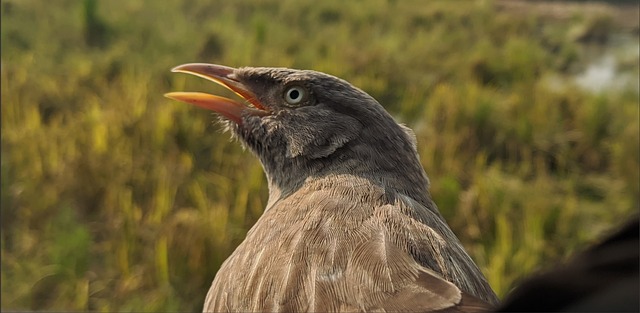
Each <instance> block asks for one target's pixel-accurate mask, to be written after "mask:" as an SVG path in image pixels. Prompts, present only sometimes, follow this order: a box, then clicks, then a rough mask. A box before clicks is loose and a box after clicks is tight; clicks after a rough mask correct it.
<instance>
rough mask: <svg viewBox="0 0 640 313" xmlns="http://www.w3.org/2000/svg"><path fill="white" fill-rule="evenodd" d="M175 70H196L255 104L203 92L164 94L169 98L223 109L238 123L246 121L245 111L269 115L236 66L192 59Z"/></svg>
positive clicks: (207, 107)
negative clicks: (241, 80)
mask: <svg viewBox="0 0 640 313" xmlns="http://www.w3.org/2000/svg"><path fill="white" fill-rule="evenodd" d="M171 71H172V72H180V73H187V74H193V75H196V76H200V77H202V78H205V79H208V80H210V81H213V82H215V83H217V84H220V85H222V86H224V87H226V88H227V89H229V90H231V91H233V92H235V93H236V94H238V95H239V96H240V97H242V98H243V99H245V100H246V101H248V102H249V103H251V104H252V105H253V106H254V107H255V108H251V107H249V106H246V105H245V104H242V103H239V102H237V101H235V100H232V99H228V98H225V97H220V96H214V95H210V94H206V93H201V92H170V93H167V94H165V95H164V96H165V97H167V98H170V99H174V100H178V101H182V102H186V103H189V104H192V105H196V106H199V107H201V108H205V109H207V110H211V111H214V112H217V113H220V114H222V115H223V116H225V117H226V118H228V119H229V120H231V121H233V122H235V123H236V124H238V125H242V114H243V113H245V112H247V113H248V114H251V115H258V116H265V115H269V111H268V110H267V109H266V108H265V107H264V105H262V104H261V103H260V101H258V100H257V98H256V96H255V95H254V94H253V93H252V92H251V91H250V90H248V89H247V88H246V87H245V86H244V85H243V84H242V83H241V82H239V81H238V80H236V79H234V71H235V69H234V68H232V67H227V66H223V65H216V64H205V63H189V64H183V65H179V66H176V67H174V68H173V69H171Z"/></svg>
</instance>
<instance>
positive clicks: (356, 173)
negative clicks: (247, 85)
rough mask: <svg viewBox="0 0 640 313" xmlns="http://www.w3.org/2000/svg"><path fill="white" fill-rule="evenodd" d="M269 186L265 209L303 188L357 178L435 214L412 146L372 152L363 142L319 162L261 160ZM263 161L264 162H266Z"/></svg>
mask: <svg viewBox="0 0 640 313" xmlns="http://www.w3.org/2000/svg"><path fill="white" fill-rule="evenodd" d="M261 161H263V162H262V164H263V167H264V170H265V173H266V174H267V179H268V182H269V202H268V204H267V209H268V208H269V207H270V206H271V205H273V204H274V203H276V202H277V201H279V200H281V199H284V198H286V197H288V196H289V195H291V194H293V193H295V192H296V191H297V190H299V189H300V188H302V187H303V186H304V185H305V184H308V183H313V182H316V181H318V180H326V181H327V182H328V183H327V184H322V186H325V187H324V188H332V187H331V186H332V185H331V180H332V179H334V178H335V177H349V176H352V177H357V178H358V179H365V180H368V181H370V182H371V184H373V185H376V186H379V187H381V188H384V190H386V191H387V192H389V193H400V194H403V195H406V196H409V197H411V198H412V199H413V200H415V201H416V202H418V203H420V204H422V205H424V206H425V207H427V208H430V209H432V210H434V211H437V209H436V208H435V206H434V205H433V201H432V200H431V198H430V195H429V191H428V188H429V180H428V178H427V175H426V173H425V171H424V169H423V168H422V166H421V165H420V162H419V161H418V158H417V155H416V153H415V150H413V148H412V147H411V146H408V145H404V144H399V145H396V146H394V147H386V148H381V149H371V145H366V144H364V143H363V142H362V141H354V142H352V143H349V144H347V145H345V146H344V147H342V148H340V149H338V150H336V152H335V153H333V154H331V155H329V156H327V157H325V158H319V159H311V160H309V159H304V158H293V159H279V161H280V162H273V159H269V160H268V161H267V160H265V159H263V158H261ZM265 161H266V162H265Z"/></svg>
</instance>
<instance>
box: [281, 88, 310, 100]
mask: <svg viewBox="0 0 640 313" xmlns="http://www.w3.org/2000/svg"><path fill="white" fill-rule="evenodd" d="M306 95H307V91H306V90H304V88H302V87H300V86H294V87H290V88H288V89H287V90H286V91H285V92H284V101H286V102H287V103H288V104H292V105H296V104H300V102H302V100H303V99H304V98H305V97H306Z"/></svg>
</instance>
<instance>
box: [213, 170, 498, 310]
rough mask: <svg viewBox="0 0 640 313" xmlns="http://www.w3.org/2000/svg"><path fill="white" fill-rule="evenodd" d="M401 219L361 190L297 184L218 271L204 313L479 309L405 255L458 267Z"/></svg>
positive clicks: (396, 208) (440, 243)
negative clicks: (300, 187)
mask: <svg viewBox="0 0 640 313" xmlns="http://www.w3.org/2000/svg"><path fill="white" fill-rule="evenodd" d="M341 181H343V182H345V180H341ZM406 212H407V208H406V207H403V204H402V203H400V202H395V203H391V204H389V201H388V192H385V190H384V189H382V188H379V187H376V186H372V185H370V184H366V183H361V182H358V181H355V182H354V181H350V183H343V184H342V185H340V186H335V185H332V188H326V186H313V185H312V186H306V187H305V188H303V189H302V190H300V191H298V192H296V193H294V194H292V195H291V196H289V197H287V198H286V199H283V200H281V201H278V202H276V203H275V204H274V205H273V206H272V207H270V208H269V209H268V210H267V211H265V213H264V214H263V216H262V217H261V218H260V219H259V220H258V222H256V224H255V225H254V227H253V228H252V229H251V230H250V231H249V233H248V234H247V238H246V239H245V241H244V242H243V243H242V244H241V245H240V246H239V247H238V248H237V249H236V251H235V252H234V253H233V254H232V256H231V257H229V259H227V261H225V263H224V264H223V265H222V267H221V269H220V270H219V272H218V273H217V275H216V278H215V280H214V282H213V285H212V287H211V289H210V291H209V294H208V296H207V300H206V301H205V311H272V312H276V311H327V312H329V311H334V312H335V311H385V312H402V311H404V312H433V311H443V312H445V311H452V312H455V311H480V310H486V309H488V306H487V305H486V304H485V303H484V302H483V301H481V300H478V299H477V298H476V297H474V296H471V295H469V293H467V292H464V291H462V290H461V289H460V288H459V287H458V286H456V285H455V284H453V283H451V282H449V281H447V280H446V279H445V278H443V275H442V271H441V269H440V267H438V266H436V268H435V269H432V268H429V267H428V266H425V265H423V264H421V263H420V262H419V259H420V258H427V256H425V255H422V256H421V254H420V253H422V252H419V251H411V250H412V249H426V250H425V251H427V252H424V253H427V254H430V255H431V256H432V257H435V258H437V259H438V260H436V261H434V262H435V264H438V263H440V264H441V267H442V268H448V267H456V266H459V265H458V264H457V263H456V261H457V260H454V261H453V262H451V261H450V260H448V258H456V257H457V256H456V254H455V253H449V252H448V249H449V248H447V245H448V243H447V242H446V240H445V239H446V238H442V236H441V235H440V234H438V231H437V229H433V228H431V227H429V226H428V225H425V224H423V223H420V222H419V221H416V220H415V219H414V218H412V217H410V216H408V215H407V214H406ZM456 241H457V239H456ZM428 247H430V248H428ZM430 251H431V252H430ZM463 263H464V262H463ZM461 268H464V267H461ZM437 271H440V273H439V272H437ZM450 272H456V270H455V269H447V271H446V273H450ZM460 275H462V276H464V273H462V274H460ZM460 275H457V274H456V275H450V276H452V277H455V276H460Z"/></svg>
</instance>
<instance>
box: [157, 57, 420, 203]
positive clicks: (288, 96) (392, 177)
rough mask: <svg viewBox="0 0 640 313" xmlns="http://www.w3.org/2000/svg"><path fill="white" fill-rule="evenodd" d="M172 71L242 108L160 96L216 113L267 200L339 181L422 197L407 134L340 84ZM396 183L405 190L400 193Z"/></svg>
mask: <svg viewBox="0 0 640 313" xmlns="http://www.w3.org/2000/svg"><path fill="white" fill-rule="evenodd" d="M172 71H173V72H182V73H188V74H193V75H196V76H200V77H202V78H205V79H208V80H211V81H213V82H216V83H218V84H220V85H222V86H224V87H226V88H228V89H230V90H232V91H233V92H235V93H236V94H237V95H239V96H240V97H241V98H242V99H243V100H244V101H237V100H232V99H229V98H224V97H220V96H214V95H210V94H206V93H196V92H172V93H168V94H166V96H167V97H168V98H172V99H175V100H178V101H182V102H186V103H189V104H193V105H196V106H199V107H202V108H205V109H209V110H212V111H215V112H217V113H219V114H220V115H221V117H222V120H223V122H224V123H225V124H226V125H227V126H228V128H229V129H230V130H231V132H232V133H233V134H234V135H235V136H237V138H239V139H240V141H241V142H243V143H244V145H246V146H247V147H248V148H249V149H250V150H252V151H253V152H254V153H255V154H256V155H257V156H258V158H259V159H260V161H261V162H262V165H263V167H264V169H265V172H266V174H267V177H268V179H269V184H270V190H271V191H272V194H273V193H274V192H275V193H276V194H277V195H278V196H282V195H284V194H287V193H290V192H293V191H295V190H296V189H297V188H299V187H300V185H301V184H303V183H304V182H305V181H306V180H308V179H313V178H317V177H322V176H325V175H339V174H350V175H359V176H366V178H369V179H374V178H375V179H378V180H381V183H390V184H394V181H396V180H398V181H399V182H395V183H396V186H397V187H398V188H400V189H403V188H404V189H412V188H414V189H415V188H418V189H419V191H420V192H421V193H422V194H426V193H427V192H426V188H427V185H428V181H427V178H426V175H425V174H424V170H423V169H422V167H421V166H420V163H419V161H418V156H417V151H416V140H415V136H414V135H413V132H412V131H411V130H410V129H409V128H407V127H405V126H403V125H401V124H398V123H396V122H395V121H394V119H393V118H392V117H391V115H389V113H387V111H385V109H384V108H383V107H382V106H381V105H380V104H379V103H378V102H377V101H376V100H375V99H373V98H372V97H371V96H369V95H368V94H367V93H365V92H364V91H362V90H360V89H358V88H356V87H354V86H352V85H351V84H349V83H348V82H346V81H344V80H342V79H339V78H337V77H334V76H331V75H328V74H324V73H320V72H315V71H309V70H294V69H288V68H267V67H243V68H231V67H226V66H221V65H214V64H203V63H191V64H184V65H180V66H177V67H175V68H174V69H173V70H172ZM402 182H404V184H412V185H411V186H400V185H402V184H403V183H402ZM407 182H408V183H407ZM397 184H400V185H397Z"/></svg>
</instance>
